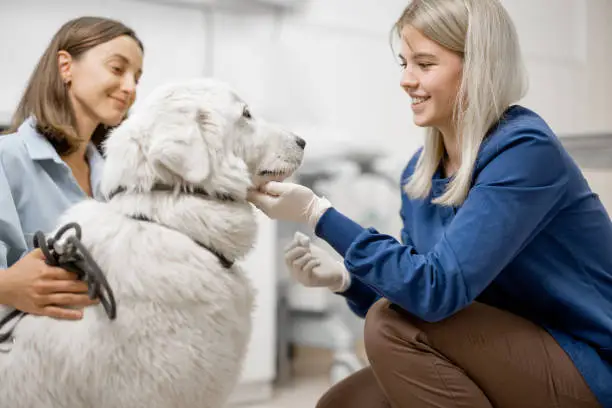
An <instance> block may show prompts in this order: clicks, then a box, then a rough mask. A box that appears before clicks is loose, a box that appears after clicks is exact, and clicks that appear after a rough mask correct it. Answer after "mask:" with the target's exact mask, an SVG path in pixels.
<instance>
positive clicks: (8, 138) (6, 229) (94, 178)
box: [0, 118, 104, 269]
mask: <svg viewBox="0 0 612 408" xmlns="http://www.w3.org/2000/svg"><path fill="white" fill-rule="evenodd" d="M86 156H87V160H88V162H89V167H90V179H91V188H92V192H93V195H94V198H96V199H99V198H101V197H102V195H101V193H100V180H101V176H102V167H103V165H104V159H103V157H102V155H101V154H100V153H99V152H98V150H97V149H96V148H95V146H94V145H93V144H91V143H90V144H89V146H87V153H86ZM86 198H88V196H87V194H86V193H85V192H84V191H83V189H82V188H81V187H80V186H79V184H78V183H77V181H76V179H75V178H74V176H73V174H72V171H71V170H70V168H69V167H68V165H67V164H66V163H65V162H64V161H63V160H62V159H61V158H60V156H59V155H58V154H57V152H56V151H55V149H54V148H53V146H52V145H51V143H50V142H49V141H48V140H47V139H46V138H45V137H44V136H43V135H41V134H40V133H38V132H37V131H36V128H35V121H34V119H33V118H30V119H28V120H26V121H25V122H24V123H23V124H22V125H21V126H20V127H19V129H18V130H17V132H15V133H11V134H8V135H5V136H0V269H6V268H7V267H9V266H11V265H12V264H13V263H15V262H16V261H17V260H19V259H20V258H21V257H22V256H23V255H24V254H26V253H27V252H28V251H29V250H31V249H32V241H33V237H34V234H35V233H36V232H37V231H39V230H40V231H43V232H45V233H49V232H52V231H53V230H54V229H55V228H56V227H57V225H56V223H57V220H58V218H59V216H60V215H61V214H62V213H63V212H64V211H65V210H66V209H67V208H68V207H70V206H71V205H72V204H74V203H76V202H79V201H81V200H84V199H86Z"/></svg>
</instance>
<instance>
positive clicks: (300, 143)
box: [295, 136, 306, 149]
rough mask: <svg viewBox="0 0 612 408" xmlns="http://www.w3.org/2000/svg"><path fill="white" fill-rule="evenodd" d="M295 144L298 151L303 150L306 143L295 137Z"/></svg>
mask: <svg viewBox="0 0 612 408" xmlns="http://www.w3.org/2000/svg"><path fill="white" fill-rule="evenodd" d="M295 143H297V145H298V146H300V149H304V148H305V147H306V141H305V140H304V139H302V138H301V137H299V136H296V137H295Z"/></svg>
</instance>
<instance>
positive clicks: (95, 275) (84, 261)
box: [34, 222, 117, 320]
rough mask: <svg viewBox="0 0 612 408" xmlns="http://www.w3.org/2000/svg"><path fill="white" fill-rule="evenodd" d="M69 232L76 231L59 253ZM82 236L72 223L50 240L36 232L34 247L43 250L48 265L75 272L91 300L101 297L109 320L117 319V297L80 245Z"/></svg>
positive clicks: (97, 266)
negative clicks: (57, 246) (58, 247)
mask: <svg viewBox="0 0 612 408" xmlns="http://www.w3.org/2000/svg"><path fill="white" fill-rule="evenodd" d="M70 230H74V232H75V234H74V235H72V236H70V237H68V238H67V239H66V240H65V245H66V247H65V248H64V252H63V253H62V254H58V252H57V250H56V249H55V244H56V242H58V241H59V240H60V239H61V238H62V236H63V235H64V234H66V233H67V232H68V231H70ZM81 237H82V231H81V226H80V225H79V224H77V223H75V222H71V223H68V224H66V225H64V226H63V227H61V228H60V229H59V230H57V232H56V233H55V235H54V236H53V237H49V238H48V239H46V238H45V234H44V233H43V232H42V231H38V232H36V234H34V247H35V248H40V250H41V251H42V253H43V255H44V256H45V259H46V261H45V262H46V263H47V265H50V266H57V267H61V268H63V269H66V270H67V271H69V272H73V273H75V274H76V275H77V276H78V278H79V279H80V280H82V281H85V282H87V288H88V290H87V294H88V296H89V298H90V299H95V298H99V299H100V303H102V306H103V307H104V311H105V312H106V314H107V316H108V317H109V319H111V320H114V319H115V318H116V317H117V302H116V301H115V295H114V293H113V290H112V288H111V287H110V285H109V283H108V281H107V280H106V276H105V275H104V272H102V269H101V268H100V266H99V265H98V264H97V263H96V261H95V260H94V259H93V257H92V256H91V254H90V253H89V251H88V250H87V248H85V246H84V245H83V243H82V242H81Z"/></svg>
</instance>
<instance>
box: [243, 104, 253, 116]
mask: <svg viewBox="0 0 612 408" xmlns="http://www.w3.org/2000/svg"><path fill="white" fill-rule="evenodd" d="M242 116H243V117H245V118H247V119H251V118H252V116H251V111H250V110H249V108H248V107H247V106H245V107H244V108H242Z"/></svg>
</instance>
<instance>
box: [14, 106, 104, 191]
mask: <svg viewBox="0 0 612 408" xmlns="http://www.w3.org/2000/svg"><path fill="white" fill-rule="evenodd" d="M18 131H19V133H21V134H22V135H23V141H24V143H25V145H26V149H27V150H28V153H29V155H30V157H31V158H32V160H34V161H40V160H53V161H54V162H56V163H58V164H61V165H63V166H65V167H68V165H67V164H66V163H65V162H64V161H63V160H62V158H61V157H60V155H59V154H57V151H56V150H55V148H54V147H53V145H52V144H51V142H49V140H47V138H46V137H44V136H43V135H41V134H40V133H39V132H38V131H37V130H36V120H35V119H34V118H33V117H29V118H28V119H26V120H25V121H24V122H23V123H22V124H21V126H19V130H18ZM85 155H86V157H87V161H88V162H89V172H90V181H91V188H92V192H93V195H94V197H95V198H99V197H101V196H102V193H101V191H100V184H101V181H102V170H103V166H104V158H103V157H102V155H101V154H100V152H99V151H98V149H97V148H96V146H95V145H94V144H93V143H91V142H90V143H89V144H88V145H87V150H86V152H85Z"/></svg>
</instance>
